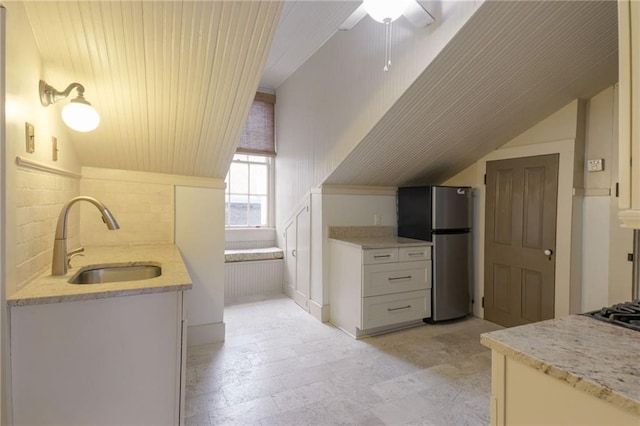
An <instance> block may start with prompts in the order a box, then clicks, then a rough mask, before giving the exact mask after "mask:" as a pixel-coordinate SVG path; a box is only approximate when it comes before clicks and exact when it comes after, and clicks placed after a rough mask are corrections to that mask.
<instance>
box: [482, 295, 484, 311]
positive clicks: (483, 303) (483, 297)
mask: <svg viewBox="0 0 640 426" xmlns="http://www.w3.org/2000/svg"><path fill="white" fill-rule="evenodd" d="M482 307H483V308H484V296H482Z"/></svg>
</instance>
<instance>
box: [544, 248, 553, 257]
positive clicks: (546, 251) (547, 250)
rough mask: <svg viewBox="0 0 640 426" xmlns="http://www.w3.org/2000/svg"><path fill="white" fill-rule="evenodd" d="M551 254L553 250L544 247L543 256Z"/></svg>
mask: <svg viewBox="0 0 640 426" xmlns="http://www.w3.org/2000/svg"><path fill="white" fill-rule="evenodd" d="M552 254H553V250H551V249H546V250H545V251H544V255H545V256H551V255H552Z"/></svg>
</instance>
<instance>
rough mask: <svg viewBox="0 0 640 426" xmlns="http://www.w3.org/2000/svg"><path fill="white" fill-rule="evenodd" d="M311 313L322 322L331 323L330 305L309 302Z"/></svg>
mask: <svg viewBox="0 0 640 426" xmlns="http://www.w3.org/2000/svg"><path fill="white" fill-rule="evenodd" d="M309 313H310V314H311V315H312V316H313V317H314V318H315V319H317V320H318V321H320V322H329V305H321V304H319V303H317V302H314V301H313V300H309Z"/></svg>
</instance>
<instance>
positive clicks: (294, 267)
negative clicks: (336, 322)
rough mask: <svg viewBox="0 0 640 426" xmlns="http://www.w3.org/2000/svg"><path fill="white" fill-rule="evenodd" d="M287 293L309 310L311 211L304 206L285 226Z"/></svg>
mask: <svg viewBox="0 0 640 426" xmlns="http://www.w3.org/2000/svg"><path fill="white" fill-rule="evenodd" d="M285 244H286V246H287V247H286V255H285V261H286V269H287V272H286V281H287V282H286V283H285V285H286V289H285V291H286V293H287V294H288V295H289V297H291V298H292V299H293V300H295V302H296V303H297V304H298V305H300V306H301V307H302V308H303V309H304V310H305V311H307V312H308V311H309V296H310V294H309V292H310V282H311V213H310V209H309V206H308V205H306V206H304V207H302V208H301V209H300V210H298V212H297V213H296V215H295V216H294V217H293V219H291V221H290V222H289V224H288V225H287V226H286V227H285Z"/></svg>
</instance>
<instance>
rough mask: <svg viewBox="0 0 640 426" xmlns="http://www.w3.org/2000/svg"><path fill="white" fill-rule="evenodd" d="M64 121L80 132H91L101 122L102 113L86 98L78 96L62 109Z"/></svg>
mask: <svg viewBox="0 0 640 426" xmlns="http://www.w3.org/2000/svg"><path fill="white" fill-rule="evenodd" d="M62 121H64V123H65V124H66V125H67V126H69V127H71V128H72V129H73V130H76V131H78V132H90V131H92V130H94V129H95V128H96V127H98V125H99V124H100V115H99V114H98V112H97V111H96V110H95V108H94V107H92V106H91V104H90V103H89V102H87V101H86V100H84V98H81V97H77V98H76V99H72V100H71V102H69V104H67V105H65V107H64V108H63V109H62Z"/></svg>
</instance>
